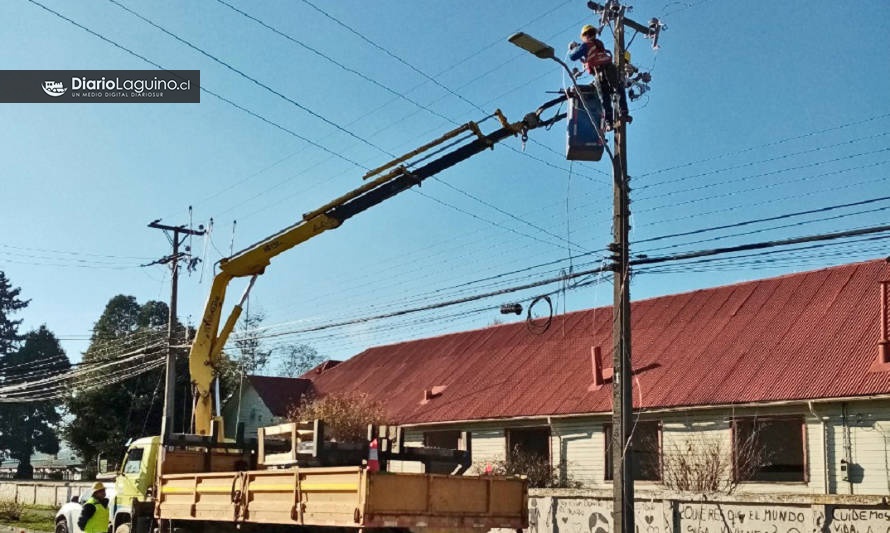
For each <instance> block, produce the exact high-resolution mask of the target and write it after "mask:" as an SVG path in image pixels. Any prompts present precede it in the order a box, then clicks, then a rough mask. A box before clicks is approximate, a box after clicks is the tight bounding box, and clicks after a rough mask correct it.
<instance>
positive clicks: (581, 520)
mask: <svg viewBox="0 0 890 533" xmlns="http://www.w3.org/2000/svg"><path fill="white" fill-rule="evenodd" d="M634 518H635V524H636V531H637V532H638V533H669V532H672V531H673V520H672V518H673V517H672V514H671V512H670V508H669V507H668V508H665V506H664V503H663V502H661V501H653V502H637V503H636V505H635V507H634ZM528 531H529V533H545V532H546V533H611V531H612V502H611V500H598V499H593V498H551V497H539V498H530V499H529V528H528Z"/></svg>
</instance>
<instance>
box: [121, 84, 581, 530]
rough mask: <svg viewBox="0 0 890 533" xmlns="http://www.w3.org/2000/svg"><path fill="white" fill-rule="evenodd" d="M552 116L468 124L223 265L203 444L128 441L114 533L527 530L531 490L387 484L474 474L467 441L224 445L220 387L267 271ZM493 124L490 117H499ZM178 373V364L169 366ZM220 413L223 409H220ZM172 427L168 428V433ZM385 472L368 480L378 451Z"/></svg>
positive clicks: (276, 435)
mask: <svg viewBox="0 0 890 533" xmlns="http://www.w3.org/2000/svg"><path fill="white" fill-rule="evenodd" d="M565 100H566V96H565V95H561V96H560V97H558V98H554V99H553V100H550V101H549V102H546V103H545V104H543V105H542V106H541V107H540V108H538V109H537V110H536V111H534V112H532V113H529V114H527V115H526V116H525V117H524V118H523V119H522V120H521V121H519V122H515V123H510V122H508V121H507V119H506V118H505V117H504V115H503V114H502V113H501V112H500V110H498V111H496V112H495V114H494V115H492V117H495V118H497V120H498V121H499V122H500V126H501V127H500V128H499V129H497V130H495V131H493V132H491V133H489V134H484V133H482V131H481V129H480V126H479V124H477V123H475V122H468V123H467V124H465V125H463V126H460V127H458V128H456V129H454V130H452V131H450V132H448V133H446V134H445V135H443V136H442V137H440V138H438V139H436V140H434V141H432V142H430V143H428V144H425V145H423V146H421V147H419V148H418V149H416V150H414V151H412V152H409V153H407V154H405V155H404V156H402V157H399V158H397V159H394V160H393V161H391V162H389V163H387V164H386V165H383V166H381V167H379V168H377V169H374V170H372V171H370V172H368V173H367V174H366V175H365V176H364V178H365V180H367V181H365V183H364V184H363V185H362V186H361V187H358V188H357V189H355V190H353V191H351V192H349V193H348V194H346V195H344V196H341V197H340V198H337V199H336V200H334V201H332V202H330V203H328V204H326V205H324V206H322V207H321V208H319V209H316V210H315V211H312V212H309V213H306V214H305V215H303V217H302V220H300V221H299V222H298V223H296V224H294V225H292V226H290V227H288V228H285V229H284V230H282V231H280V232H278V233H276V234H274V235H272V236H270V237H268V238H266V239H264V240H262V241H260V242H258V243H256V244H254V245H252V246H250V247H248V248H246V249H245V250H243V251H241V252H239V253H237V254H235V255H233V256H231V257H229V258H227V259H223V260H221V261H220V263H219V272H218V274H216V277H215V278H214V280H213V285H212V287H211V290H210V295H209V297H208V300H207V304H206V306H205V309H204V314H203V316H202V318H201V322H200V324H199V327H198V330H197V334H196V338H195V340H194V342H193V344H192V346H191V350H190V353H189V373H190V379H191V383H192V388H193V393H194V394H193V395H194V402H195V403H194V417H193V431H192V432H191V433H183V434H176V433H172V432H170V431H169V427H170V424H167V423H164V424H163V427H164V428H165V431H164V432H166V434H165V435H162V436H160V437H146V438H142V439H139V440H136V441H135V442H132V443H131V444H130V445H129V447H128V450H127V452H126V455H125V458H124V460H123V461H122V466H121V468H120V471H119V473H118V476H117V479H116V482H115V496H114V501H113V504H112V509H111V513H110V514H111V523H110V524H109V531H111V532H114V533H130V532H133V533H149V532H153V531H157V532H158V533H167V532H171V533H172V532H174V531H175V532H183V533H186V532H187V533H197V532H207V533H209V532H216V531H235V530H239V531H262V532H272V531H319V532H323V531H409V530H415V531H487V530H488V529H490V528H512V529H520V528H523V527H527V525H528V514H527V513H528V511H527V498H528V489H527V483H526V480H524V479H519V478H506V477H497V476H464V475H437V474H412V473H392V472H387V471H386V467H385V464H386V462H387V461H388V460H392V461H395V460H415V461H421V462H424V463H427V464H428V462H429V461H431V460H436V461H438V462H441V461H443V460H444V461H449V460H450V461H453V462H454V464H455V473H461V474H462V473H463V472H464V471H466V469H467V467H468V466H469V464H470V463H469V461H470V442H469V436H468V435H465V436H464V438H463V440H462V442H463V446H461V448H463V449H461V450H437V449H430V448H414V447H411V446H406V445H405V444H404V439H403V437H402V434H401V432H400V431H399V429H398V428H382V429H381V428H378V429H377V433H374V434H371V435H369V438H376V439H377V440H376V441H375V442H374V444H373V445H371V444H369V443H363V444H361V445H347V444H345V443H335V442H329V441H328V440H326V439H325V438H324V429H323V428H324V425H323V423H322V422H316V423H315V424H314V425H313V426H312V427H302V426H299V425H297V424H285V425H282V426H274V427H269V428H260V430H259V431H258V436H257V439H256V441H255V442H254V441H253V440H250V441H247V440H245V439H244V438H243V430H242V431H240V432H239V434H238V436H237V437H236V438H235V439H234V441H232V440H231V439H224V438H223V436H222V435H223V431H222V420H221V418H220V417H219V416H216V417H214V416H213V409H214V403H217V404H218V402H219V400H218V398H217V399H216V402H214V395H213V394H212V385H213V383H214V380H215V378H216V368H217V366H218V364H217V363H218V361H219V358H220V356H221V353H222V349H223V346H224V345H225V343H226V340H227V338H228V336H229V334H230V333H231V331H232V329H233V328H234V326H235V323H236V321H237V319H238V317H239V315H240V312H241V305H242V304H243V303H244V301H245V298H246V297H247V294H248V292H249V291H250V288H251V287H252V286H253V283H254V282H255V281H256V278H257V276H259V275H260V274H262V273H263V271H264V270H265V268H266V267H267V266H268V265H269V263H270V261H271V259H272V258H273V257H275V256H277V255H278V254H280V253H282V252H284V251H286V250H289V249H291V248H293V247H294V246H297V245H298V244H300V243H302V242H304V241H306V240H308V239H311V238H312V237H315V236H317V235H319V234H321V233H323V232H325V231H327V230H329V229H334V228H336V227H338V226H340V225H341V224H342V223H343V222H345V221H346V220H347V219H349V218H351V217H352V216H354V215H356V214H358V213H360V212H362V211H364V210H366V209H368V208H370V207H372V206H374V205H377V204H379V203H381V202H383V201H384V200H386V199H388V198H391V197H393V196H395V195H397V194H399V193H400V192H402V191H405V190H407V189H409V188H410V187H412V186H413V185H419V184H420V183H421V182H422V181H423V180H424V179H426V178H428V177H430V176H432V175H434V174H437V173H438V172H441V171H442V170H445V169H447V168H449V167H451V166H453V165H455V164H457V163H460V162H461V161H464V160H466V159H468V158H469V157H472V156H474V155H476V154H479V153H481V152H483V151H485V150H486V149H489V148H493V147H494V145H495V144H497V143H498V142H500V141H502V140H504V139H506V138H508V137H511V136H514V135H521V136H522V137H523V141H524V140H525V139H526V134H527V132H528V130H531V129H534V128H537V127H541V126H550V125H552V124H553V123H555V122H557V121H559V120H561V119H562V118H564V117H565V114H564V113H562V114H560V113H559V112H557V113H556V114H555V115H554V116H553V117H551V118H549V119H546V120H545V119H542V118H541V114H542V112H543V111H544V110H546V109H547V108H549V107H552V106H554V105H556V104H559V103H561V102H563V101H565ZM492 117H488V118H492ZM240 277H248V278H250V281H249V283H248V285H247V289H246V290H245V291H244V295H243V296H242V297H241V300H240V302H239V303H238V304H237V305H235V306H234V309H233V311H232V313H231V315H229V317H228V319H227V320H226V322H225V323H224V325H223V327H222V328H221V329H220V327H219V326H220V318H221V313H222V307H223V303H224V300H225V294H226V288H227V287H228V284H229V282H230V281H231V280H232V279H233V278H240ZM168 366H169V363H168ZM168 372H169V370H168ZM216 409H217V411H218V410H219V406H218V405H216ZM165 422H166V420H165ZM371 448H374V449H375V452H379V454H380V460H379V462H380V465H381V466H382V468H379V470H378V469H375V468H369V467H368V464H365V463H367V462H368V461H363V458H367V453H368V451H369V450H370V449H371Z"/></svg>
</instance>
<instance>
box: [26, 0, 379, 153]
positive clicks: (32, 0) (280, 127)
mask: <svg viewBox="0 0 890 533" xmlns="http://www.w3.org/2000/svg"><path fill="white" fill-rule="evenodd" d="M28 2H30V3H32V4H34V5H36V6H37V7H39V8H41V9H43V10H45V11H48V12H49V13H52V14H53V15H55V16H56V17H58V18H60V19H62V20H64V21H66V22H68V23H69V24H72V25H74V26H76V27H78V28H80V29H82V30H84V31H85V32H87V33H89V34H90V35H93V36H94V37H97V38H99V39H101V40H103V41H105V42H107V43H108V44H110V45H112V46H114V47H115V48H118V49H120V50H123V51H124V52H127V53H128V54H130V55H132V56H134V57H137V58H139V59H141V60H143V61H145V62H146V63H148V64H149V65H152V66H154V67H156V68H159V69H161V70H168V69H166V68H164V67H163V66H161V65H159V64H158V63H155V62H154V61H152V60H150V59H148V58H147V57H145V56H143V55H140V54H138V53H136V52H134V51H133V50H131V49H129V48H127V47H126V46H124V45H122V44H120V43H118V42H116V41H114V40H112V39H110V38H108V37H106V36H104V35H102V34H100V33H98V32H96V31H94V30H91V29H90V28H88V27H86V26H84V25H83V24H80V23H79V22H77V21H75V20H73V19H71V18H68V17H66V16H65V15H63V14H61V13H59V12H58V11H55V10H54V9H51V8H49V7H47V6H45V5H43V4H41V3H40V2H38V1H37V0H28ZM201 91H203V92H205V93H207V94H209V95H211V96H213V97H215V98H217V99H218V100H220V101H222V102H225V103H227V104H229V105H230V106H232V107H234V108H235V109H238V110H239V111H242V112H244V113H247V114H248V115H250V116H252V117H254V118H256V119H259V120H261V121H263V122H265V123H266V124H269V125H270V126H272V127H274V128H276V129H278V130H281V131H283V132H285V133H287V134H289V135H291V136H293V137H296V138H297V139H300V140H301V141H303V142H305V143H307V144H310V145H312V146H314V147H316V148H318V149H320V150H322V151H324V152H327V153H328V154H331V155H333V156H335V157H337V158H339V159H342V160H344V161H346V162H348V163H351V164H353V165H355V166H357V167H359V168H361V169H364V170H367V169H368V167H366V166H364V165H362V164H361V163H358V162H356V161H353V160H352V159H350V158H348V157H346V156H344V155H342V154H340V153H339V152H335V151H334V150H331V149H330V148H328V147H326V146H323V145H321V144H319V143H317V142H315V141H313V140H311V139H309V138H308V137H305V136H303V135H300V134H299V133H297V132H295V131H293V130H291V129H289V128H287V127H285V126H283V125H281V124H279V123H278V122H275V121H274V120H272V119H270V118H267V117H264V116H263V115H260V114H259V113H257V112H255V111H252V110H250V109H248V108H246V107H244V106H242V105H241V104H238V103H237V102H235V101H233V100H230V99H228V98H226V97H224V96H222V95H220V94H218V93H216V92H214V91H212V90H210V89H208V88H207V87H206V86H204V85H202V86H201Z"/></svg>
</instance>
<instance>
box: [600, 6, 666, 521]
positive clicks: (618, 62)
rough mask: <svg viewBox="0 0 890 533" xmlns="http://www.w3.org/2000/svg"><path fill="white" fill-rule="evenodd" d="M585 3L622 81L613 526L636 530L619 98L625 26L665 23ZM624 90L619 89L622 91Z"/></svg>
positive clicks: (654, 30) (648, 31)
mask: <svg viewBox="0 0 890 533" xmlns="http://www.w3.org/2000/svg"><path fill="white" fill-rule="evenodd" d="M587 7H589V8H590V9H592V10H593V11H594V12H596V13H597V14H599V15H600V22H601V25H602V26H603V27H610V26H611V27H613V33H614V37H615V52H614V56H613V61H614V64H615V68H616V70H617V71H618V75H617V78H618V87H615V91H614V94H613V96H614V97H615V98H613V102H612V111H613V113H618V114H621V115H622V116H621V117H619V118H615V117H613V118H614V123H615V139H614V149H613V154H612V180H613V191H614V198H613V210H614V214H613V217H614V218H613V238H614V240H613V242H612V244H611V245H610V246H609V249H610V251H611V252H612V265H611V269H612V272H613V273H614V300H613V304H612V368H613V372H612V439H611V447H612V515H613V520H614V522H613V524H614V525H613V526H612V531H613V532H615V533H635V528H634V479H633V467H632V465H633V461H632V458H633V446H632V442H631V436H632V433H633V395H632V389H631V372H632V366H631V331H630V274H631V273H630V241H629V233H630V177H629V176H628V175H627V121H626V120H625V118H626V117H625V116H623V115H624V114H623V112H622V110H621V105H620V101H616V100H618V98H619V97H620V94H622V93H623V92H624V91H625V90H626V88H625V77H626V73H627V70H626V68H625V67H626V61H627V60H626V57H625V45H624V28H625V26H627V27H629V28H631V29H633V30H636V31H638V32H640V33H643V34H644V35H646V36H647V37H651V38H654V40H655V43H654V46H657V43H658V33H659V31H660V29H661V23H660V21H658V19H652V20H651V21H650V22H649V24H648V25H643V24H640V23H638V22H635V21H633V20H631V19H629V18H626V17H625V11H626V10H627V7H626V6H623V5H621V3H620V2H619V1H618V0H608V1H606V2H605V3H604V5H601V4H598V3H596V2H592V1H591V2H587ZM619 91H621V93H619Z"/></svg>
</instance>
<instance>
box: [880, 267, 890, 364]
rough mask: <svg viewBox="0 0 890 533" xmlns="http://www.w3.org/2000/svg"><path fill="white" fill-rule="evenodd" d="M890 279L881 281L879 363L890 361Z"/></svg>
mask: <svg viewBox="0 0 890 533" xmlns="http://www.w3.org/2000/svg"><path fill="white" fill-rule="evenodd" d="M888 296H890V280H884V281H881V338H880V339H879V340H878V363H883V364H887V363H890V316H888V315H890V298H888Z"/></svg>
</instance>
